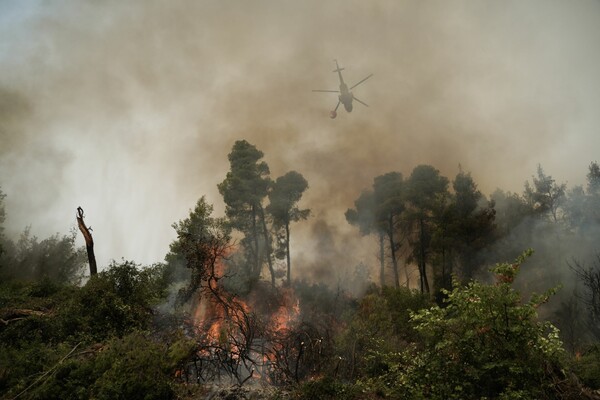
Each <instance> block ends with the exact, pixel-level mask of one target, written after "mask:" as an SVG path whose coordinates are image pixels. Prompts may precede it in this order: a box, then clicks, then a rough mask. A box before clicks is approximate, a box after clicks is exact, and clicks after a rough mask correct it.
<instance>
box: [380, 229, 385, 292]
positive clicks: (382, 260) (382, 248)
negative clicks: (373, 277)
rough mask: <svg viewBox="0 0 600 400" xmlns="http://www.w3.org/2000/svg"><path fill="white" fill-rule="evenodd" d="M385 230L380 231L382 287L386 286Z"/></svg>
mask: <svg viewBox="0 0 600 400" xmlns="http://www.w3.org/2000/svg"><path fill="white" fill-rule="evenodd" d="M384 239H385V238H384V235H383V231H379V284H380V285H381V288H382V289H383V287H384V286H385V260H384V257H385V249H384V244H383V243H384Z"/></svg>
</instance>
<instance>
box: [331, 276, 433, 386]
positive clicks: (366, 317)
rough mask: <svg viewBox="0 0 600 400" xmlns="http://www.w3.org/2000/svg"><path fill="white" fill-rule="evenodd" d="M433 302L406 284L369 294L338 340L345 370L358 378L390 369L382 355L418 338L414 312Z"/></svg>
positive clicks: (345, 373)
mask: <svg viewBox="0 0 600 400" xmlns="http://www.w3.org/2000/svg"><path fill="white" fill-rule="evenodd" d="M430 304H431V303H430V301H429V299H428V297H427V296H425V295H423V294H421V293H418V292H417V291H414V290H410V289H407V288H405V287H400V288H392V287H385V288H384V289H383V292H382V293H377V292H372V293H369V294H367V295H365V296H364V297H363V298H362V299H361V301H360V304H359V305H358V309H357V311H356V313H355V314H354V315H352V317H351V319H350V321H349V323H348V325H347V327H346V328H345V329H344V330H343V331H342V332H341V333H340V335H339V336H338V337H337V340H336V341H337V353H338V354H339V356H340V357H341V359H342V360H343V363H342V365H341V367H343V371H342V372H343V374H344V375H345V376H347V377H349V378H355V377H357V376H362V375H367V376H378V375H379V374H382V373H384V372H386V371H388V370H389V368H390V365H389V364H388V363H386V361H385V360H384V359H383V358H381V357H380V356H379V355H380V354H382V353H385V354H387V353H395V352H398V351H401V350H402V349H404V348H405V347H406V346H407V344H408V343H409V342H411V341H414V340H416V339H417V332H416V331H415V330H414V328H413V326H412V325H411V323H410V313H411V312H416V311H418V310H420V309H422V308H424V307H427V306H429V305H430Z"/></svg>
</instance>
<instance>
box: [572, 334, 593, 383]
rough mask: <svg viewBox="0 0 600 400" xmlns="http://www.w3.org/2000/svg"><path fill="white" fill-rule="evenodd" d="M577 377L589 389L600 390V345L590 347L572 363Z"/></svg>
mask: <svg viewBox="0 0 600 400" xmlns="http://www.w3.org/2000/svg"><path fill="white" fill-rule="evenodd" d="M570 367H571V369H572V370H573V372H575V374H576V375H577V377H578V378H579V379H580V380H581V381H582V382H583V383H584V384H585V385H586V386H588V387H589V388H591V389H596V390H598V389H600V344H594V345H592V346H590V347H589V348H588V349H587V350H585V351H584V352H583V353H580V354H577V355H576V357H575V358H574V359H573V360H572V361H571V362H570Z"/></svg>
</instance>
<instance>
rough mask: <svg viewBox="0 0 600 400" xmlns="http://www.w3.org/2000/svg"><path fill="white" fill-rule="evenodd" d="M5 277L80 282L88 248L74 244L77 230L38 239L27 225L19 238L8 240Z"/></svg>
mask: <svg viewBox="0 0 600 400" xmlns="http://www.w3.org/2000/svg"><path fill="white" fill-rule="evenodd" d="M5 245H6V248H5V254H4V255H3V260H4V261H3V268H2V270H3V271H2V272H3V275H4V278H5V279H6V278H8V279H17V280H21V281H41V280H43V279H46V280H49V281H52V282H57V283H67V282H72V283H78V282H79V281H80V280H81V278H82V276H83V271H84V270H85V261H86V257H85V250H84V249H83V248H81V247H80V248H78V247H76V246H75V232H72V233H71V234H70V235H64V236H60V235H59V234H55V235H53V236H50V237H48V238H46V239H43V240H39V239H38V238H37V237H36V236H32V235H31V233H30V228H29V227H28V228H26V229H25V230H24V231H23V233H22V234H21V237H20V238H19V240H18V241H16V242H13V241H12V240H7V241H6V242H5Z"/></svg>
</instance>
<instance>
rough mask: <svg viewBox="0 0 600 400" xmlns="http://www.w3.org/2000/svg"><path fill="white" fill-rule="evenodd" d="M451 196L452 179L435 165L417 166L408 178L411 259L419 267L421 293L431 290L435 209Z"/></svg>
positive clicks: (407, 212)
mask: <svg viewBox="0 0 600 400" xmlns="http://www.w3.org/2000/svg"><path fill="white" fill-rule="evenodd" d="M447 195H448V178H446V177H443V176H441V175H440V172H439V171H438V170H437V169H435V168H434V167H432V166H431V165H419V166H417V167H415V168H414V169H413V171H412V173H411V175H410V177H409V179H408V181H407V190H406V198H407V200H408V205H407V211H406V213H405V215H406V218H407V219H408V220H409V221H410V226H411V227H412V228H413V231H414V234H413V235H411V236H412V238H411V240H410V244H411V247H412V254H411V258H412V259H415V260H416V261H417V265H418V267H419V276H420V287H421V292H428V293H429V292H430V286H429V280H428V278H427V261H428V255H429V253H430V250H431V248H430V245H431V234H432V230H433V227H434V222H433V217H434V211H435V210H436V209H439V208H440V204H441V203H443V201H444V200H443V197H444V196H447Z"/></svg>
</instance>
